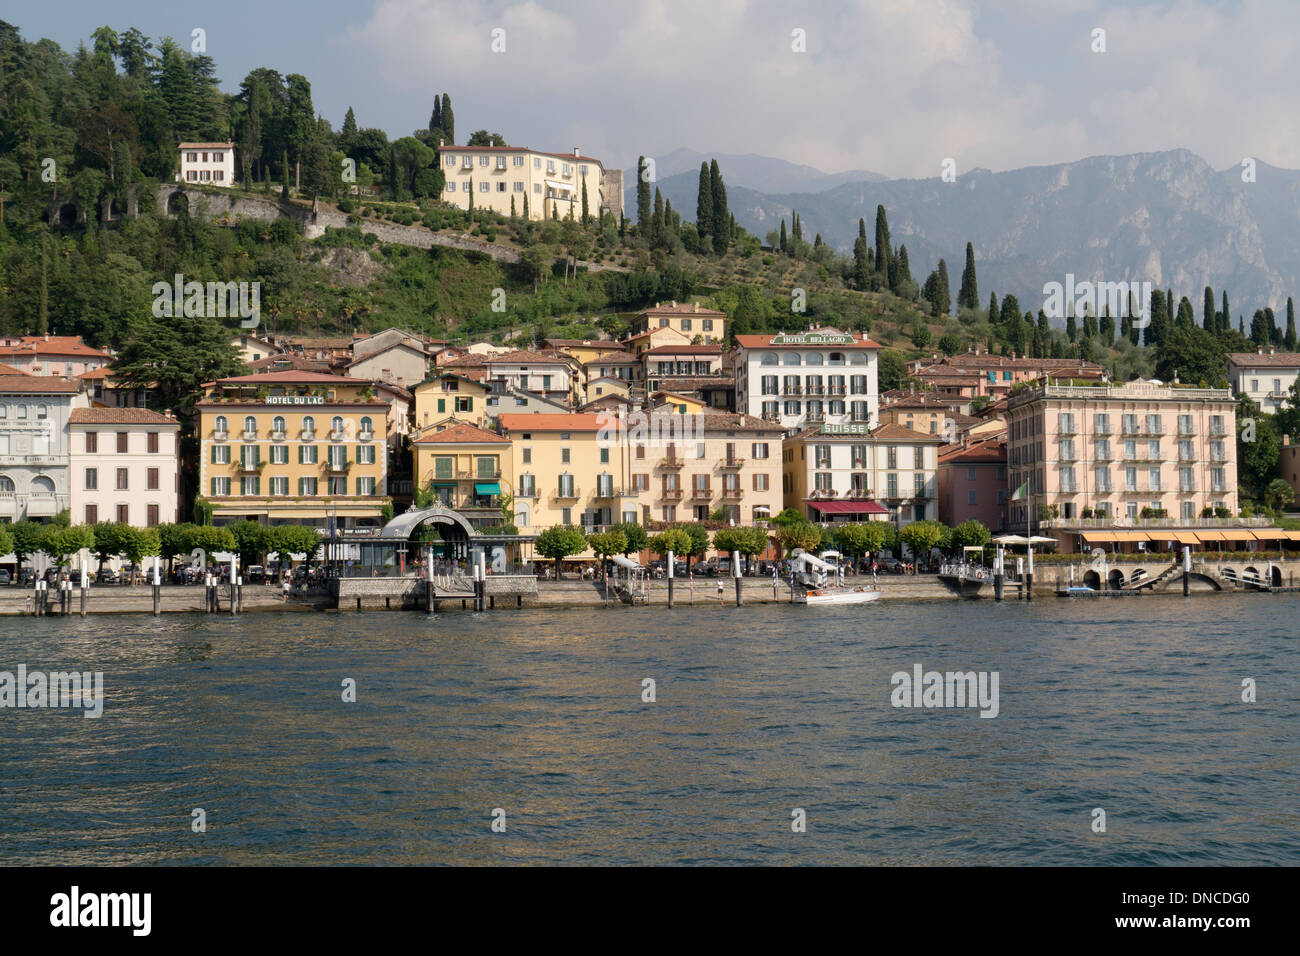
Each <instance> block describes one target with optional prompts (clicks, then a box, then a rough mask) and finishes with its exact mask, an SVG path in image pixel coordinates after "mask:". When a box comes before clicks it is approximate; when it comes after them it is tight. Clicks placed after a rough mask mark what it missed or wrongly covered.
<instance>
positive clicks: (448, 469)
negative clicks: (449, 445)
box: [433, 455, 456, 478]
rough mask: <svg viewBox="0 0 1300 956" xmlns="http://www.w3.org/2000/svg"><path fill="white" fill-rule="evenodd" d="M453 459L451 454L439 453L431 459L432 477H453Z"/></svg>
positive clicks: (454, 474) (454, 475) (454, 473)
mask: <svg viewBox="0 0 1300 956" xmlns="http://www.w3.org/2000/svg"><path fill="white" fill-rule="evenodd" d="M454 466H455V459H454V458H452V457H451V456H449V455H448V456H444V455H439V456H438V457H437V458H435V459H434V460H433V477H435V478H455V477H456V472H455V467H454Z"/></svg>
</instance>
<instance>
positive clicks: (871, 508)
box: [808, 501, 889, 515]
mask: <svg viewBox="0 0 1300 956" xmlns="http://www.w3.org/2000/svg"><path fill="white" fill-rule="evenodd" d="M808 507H809V508H812V509H813V510H815V511H820V512H821V513H822V514H824V515H887V514H889V509H888V508H884V507H881V506H880V505H878V504H876V503H875V502H874V501H809V502H808Z"/></svg>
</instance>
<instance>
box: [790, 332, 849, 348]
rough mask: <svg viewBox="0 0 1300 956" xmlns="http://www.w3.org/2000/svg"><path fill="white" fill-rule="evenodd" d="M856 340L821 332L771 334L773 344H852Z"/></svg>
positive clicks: (846, 336) (847, 336)
mask: <svg viewBox="0 0 1300 956" xmlns="http://www.w3.org/2000/svg"><path fill="white" fill-rule="evenodd" d="M856 341H857V339H855V338H854V337H853V336H851V335H829V334H823V333H821V332H801V333H799V334H798V335H774V336H772V344H773V345H853V344H854V343H855V342H856Z"/></svg>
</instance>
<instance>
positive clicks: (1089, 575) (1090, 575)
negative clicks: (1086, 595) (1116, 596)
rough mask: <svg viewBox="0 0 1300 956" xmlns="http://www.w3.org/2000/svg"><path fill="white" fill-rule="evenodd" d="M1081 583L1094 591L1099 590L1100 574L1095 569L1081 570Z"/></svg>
mask: <svg viewBox="0 0 1300 956" xmlns="http://www.w3.org/2000/svg"><path fill="white" fill-rule="evenodd" d="M1083 583H1084V586H1085V587H1090V588H1092V589H1093V590H1094V591H1100V590H1101V575H1100V574H1098V573H1097V572H1096V571H1085V572H1083Z"/></svg>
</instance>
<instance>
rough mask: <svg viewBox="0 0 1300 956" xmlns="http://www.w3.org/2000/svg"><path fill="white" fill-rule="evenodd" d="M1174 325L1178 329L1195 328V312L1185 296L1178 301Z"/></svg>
mask: <svg viewBox="0 0 1300 956" xmlns="http://www.w3.org/2000/svg"><path fill="white" fill-rule="evenodd" d="M1174 325H1175V326H1176V327H1177V328H1180V329H1194V328H1196V312H1195V310H1194V309H1193V308H1192V302H1191V300H1190V299H1188V298H1187V296H1183V297H1182V298H1181V299H1179V300H1178V315H1177V317H1176V318H1175V319H1174Z"/></svg>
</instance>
